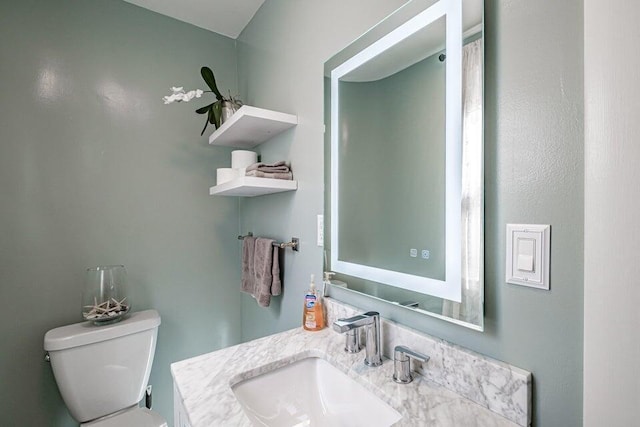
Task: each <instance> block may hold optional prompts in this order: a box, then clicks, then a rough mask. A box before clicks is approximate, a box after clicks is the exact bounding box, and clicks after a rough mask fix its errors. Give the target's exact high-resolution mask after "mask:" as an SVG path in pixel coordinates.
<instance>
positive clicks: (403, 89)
mask: <svg viewBox="0 0 640 427" xmlns="http://www.w3.org/2000/svg"><path fill="white" fill-rule="evenodd" d="M482 14H483V8H482V0H464V1H461V0H440V1H434V0H430V1H416V0H414V1H412V2H409V3H407V4H406V5H405V6H403V7H402V8H400V9H399V10H398V11H396V12H394V13H393V14H392V15H390V16H389V17H388V18H386V19H385V20H384V21H382V22H381V23H379V24H378V25H376V26H375V27H374V28H372V29H371V30H369V31H368V32H367V33H366V34H365V35H363V36H362V37H360V38H359V39H358V40H356V41H355V42H354V43H352V44H351V45H350V46H348V47H347V48H345V49H344V50H343V51H341V52H340V53H338V54H337V55H335V56H334V57H333V58H331V59H330V60H329V61H328V62H327V63H326V64H325V124H326V132H325V139H326V141H325V145H326V150H325V151H326V152H327V153H328V156H327V159H330V161H329V162H328V165H327V166H328V167H327V168H325V169H326V179H325V181H326V183H325V188H326V197H325V200H326V211H327V215H325V220H326V222H327V229H328V230H329V231H330V232H329V235H328V236H327V238H326V239H325V248H327V251H326V252H327V254H328V259H327V260H326V261H325V262H326V264H327V265H326V266H325V267H326V269H327V270H330V271H334V272H337V273H339V274H340V279H341V280H343V281H344V282H346V283H347V284H348V288H347V290H344V289H342V288H340V289H336V288H335V287H332V289H331V293H332V295H333V296H335V297H338V298H339V296H340V295H342V294H345V292H347V293H348V292H359V293H364V294H367V295H370V296H374V297H376V298H379V299H381V300H384V301H388V302H391V303H396V304H403V306H405V307H407V309H411V310H418V311H420V312H424V313H427V314H430V315H433V316H436V317H441V318H444V319H447V320H451V321H453V322H455V323H460V324H463V325H465V326H468V327H471V328H474V329H479V330H482V328H483V321H482V318H483V298H484V292H483V289H484V283H483V271H482V266H483V262H484V260H483V126H482V108H483V106H482V104H483V102H482V101H483V54H482V51H483V37H482Z"/></svg>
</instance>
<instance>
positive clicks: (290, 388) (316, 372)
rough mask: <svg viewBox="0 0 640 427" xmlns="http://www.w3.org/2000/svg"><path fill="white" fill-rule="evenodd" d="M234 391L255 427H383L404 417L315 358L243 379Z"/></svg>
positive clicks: (335, 369) (327, 363)
mask: <svg viewBox="0 0 640 427" xmlns="http://www.w3.org/2000/svg"><path fill="white" fill-rule="evenodd" d="M232 389H233V393H234V394H235V395H236V398H237V399H238V401H239V402H240V404H241V405H242V408H243V409H244V411H245V413H246V414H247V416H248V417H249V419H250V420H251V422H252V423H253V425H255V426H270V427H276V426H278V427H280V426H282V427H284V426H286V427H302V426H313V427H316V426H317V427H324V426H327V427H340V426H344V427H347V426H349V427H360V426H361V427H377V426H380V427H382V426H384V427H387V426H390V425H392V424H394V423H396V422H397V421H398V420H400V418H402V416H401V415H400V414H399V413H398V412H397V411H396V410H395V409H393V408H392V407H391V406H389V405H387V404H386V403H385V402H384V401H382V400H381V399H380V398H378V397H377V396H375V395H374V394H373V393H371V392H370V391H368V390H367V389H365V388H364V387H362V386H361V385H360V384H358V383H357V382H355V381H354V380H352V379H351V378H349V377H348V376H347V375H346V374H344V373H343V372H341V371H340V370H338V369H337V368H335V367H334V366H333V365H331V364H330V363H329V362H327V361H326V360H324V359H321V358H318V357H308V358H305V359H302V360H299V361H297V362H294V363H291V364H290V365H286V366H283V367H281V368H278V369H275V370H273V371H270V372H267V373H265V374H262V375H258V376H256V377H254V378H251V379H248V380H244V381H242V382H240V383H238V384H235V385H233V386H232Z"/></svg>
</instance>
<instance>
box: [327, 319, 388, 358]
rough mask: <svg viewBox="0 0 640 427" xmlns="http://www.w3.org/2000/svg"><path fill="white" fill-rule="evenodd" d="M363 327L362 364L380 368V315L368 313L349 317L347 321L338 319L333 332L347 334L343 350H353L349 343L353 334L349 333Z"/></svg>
mask: <svg viewBox="0 0 640 427" xmlns="http://www.w3.org/2000/svg"><path fill="white" fill-rule="evenodd" d="M362 327H364V330H365V337H366V338H365V351H366V355H365V358H364V364H365V365H367V366H380V365H382V352H381V349H380V313H378V312H377V311H368V312H366V313H363V314H359V315H357V316H353V317H349V318H347V319H338V320H336V321H335V322H333V330H334V331H336V332H340V333H341V334H344V333H347V345H346V347H345V350H346V351H348V352H353V351H351V350H349V349H350V348H353V343H352V342H351V343H350V338H351V337H352V336H353V335H357V331H355V332H356V333H355V334H352V333H349V331H354V330H356V329H358V328H362Z"/></svg>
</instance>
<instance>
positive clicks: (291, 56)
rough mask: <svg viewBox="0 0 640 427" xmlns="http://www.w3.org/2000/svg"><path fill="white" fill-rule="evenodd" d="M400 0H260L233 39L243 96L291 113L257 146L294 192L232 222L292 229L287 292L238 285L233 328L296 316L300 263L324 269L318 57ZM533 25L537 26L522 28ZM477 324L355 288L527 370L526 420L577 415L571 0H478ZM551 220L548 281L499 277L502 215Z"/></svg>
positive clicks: (431, 329) (578, 291)
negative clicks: (481, 196)
mask: <svg viewBox="0 0 640 427" xmlns="http://www.w3.org/2000/svg"><path fill="white" fill-rule="evenodd" d="M402 3H403V2H402V1H394V2H391V1H366V0H354V1H350V2H341V1H337V0H332V1H324V2H291V1H288V0H270V1H268V2H266V3H265V4H264V5H263V6H262V8H261V9H260V10H259V11H258V13H257V14H256V16H255V17H254V19H253V20H252V22H251V23H250V24H249V26H248V27H247V29H245V31H244V32H243V33H242V34H241V36H240V38H239V45H238V61H239V88H240V91H241V93H242V94H243V96H245V98H247V99H246V100H247V101H248V102H249V103H251V104H255V105H260V106H265V107H269V108H274V109H281V110H283V111H289V112H294V113H297V114H298V115H299V118H300V124H299V125H298V126H297V127H296V128H295V130H294V131H292V132H290V133H287V134H284V135H282V136H281V137H279V138H276V139H275V140H273V141H272V142H269V143H267V144H265V145H264V146H262V147H261V148H260V150H261V152H262V155H263V157H265V158H266V160H277V159H279V158H287V159H289V160H291V162H292V167H293V170H294V175H296V177H297V179H299V180H300V182H299V190H298V191H297V192H296V193H290V194H283V195H277V196H267V197H260V198H256V199H255V200H248V201H243V202H241V213H240V222H241V227H242V228H243V230H249V229H253V231H254V232H257V233H265V234H272V235H273V236H274V237H277V238H288V237H289V236H290V235H299V236H300V237H301V238H302V241H301V248H300V249H301V251H300V252H299V253H295V254H292V253H289V254H288V255H287V256H288V259H287V261H286V263H285V264H286V265H285V267H286V270H285V280H284V293H283V296H282V297H280V298H277V299H276V300H277V301H276V303H275V304H273V305H272V307H270V308H268V309H261V308H259V307H257V305H256V304H255V302H253V301H251V299H250V298H246V297H243V301H242V302H243V310H242V318H243V328H242V329H243V330H242V334H243V338H244V339H250V338H254V337H258V336H262V335H266V334H268V333H272V332H276V331H280V330H284V329H287V328H291V327H295V326H298V325H299V324H300V318H301V305H302V295H303V292H304V289H305V288H306V286H307V282H308V278H307V277H308V274H309V273H315V274H316V277H318V275H319V274H320V273H321V271H322V258H323V254H322V249H321V248H318V247H316V246H315V216H316V214H319V213H321V212H322V199H323V188H322V187H323V167H322V163H323V161H324V159H323V127H322V125H323V64H324V61H326V60H327V59H329V58H330V57H332V56H333V55H334V54H335V53H337V52H338V51H340V50H341V49H343V48H344V47H346V46H347V45H348V44H350V43H351V42H352V41H353V40H354V39H355V38H356V37H357V36H359V35H360V34H362V33H363V32H364V31H366V30H367V29H368V28H369V27H371V26H373V25H374V24H375V23H376V22H378V21H379V20H380V19H382V18H383V17H384V16H386V15H387V14H388V13H390V12H392V11H393V10H394V9H395V8H397V7H398V6H400V5H401V4H402ZM533 25H535V27H533ZM485 46H486V53H485V56H486V76H485V82H486V98H485V101H486V104H485V105H486V114H485V123H486V133H485V150H486V207H485V214H486V220H485V260H486V261H485V291H486V295H485V300H486V301H485V307H486V317H485V331H484V332H483V333H480V332H474V331H472V330H468V329H464V328H462V327H459V326H456V325H453V324H449V323H446V322H443V321H440V320H438V319H433V318H427V317H423V316H420V315H417V314H415V313H405V311H406V310H401V309H397V308H392V307H388V306H380V305H376V303H375V302H373V301H371V300H369V299H366V298H361V299H359V300H357V301H354V302H356V303H358V304H359V305H360V306H361V307H363V308H365V309H379V310H380V311H381V312H383V314H384V315H386V316H387V317H390V318H392V319H396V320H400V321H401V322H403V323H406V324H409V325H411V326H412V327H414V328H416V329H419V330H422V331H424V332H427V333H430V334H433V335H436V336H439V337H442V338H444V339H446V340H448V341H451V342H454V343H457V344H460V345H462V346H465V347H468V348H470V349H473V350H476V351H478V352H480V353H484V354H487V355H489V356H492V357H494V358H497V359H500V360H504V361H506V362H509V363H512V364H514V365H516V366H519V367H521V368H524V369H527V370H530V371H531V372H533V375H534V389H533V393H534V394H533V399H534V417H533V418H534V424H535V425H536V426H545V427H556V426H563V427H570V426H580V425H581V424H582V347H583V339H582V327H583V264H584V262H583V225H584V220H583V218H584V214H583V193H584V185H583V176H584V159H583V151H584V150H583V134H584V133H583V84H582V76H583V54H582V52H583V10H582V0H569V1H565V2H560V3H559V2H556V1H553V0H541V1H536V2H525V1H521V2H512V1H498V0H486V1H485ZM507 223H540V224H551V226H552V243H551V246H552V249H551V253H552V255H551V256H552V259H551V291H549V292H544V291H539V290H535V289H531V288H523V287H517V286H513V285H507V284H506V283H505V281H504V259H505V252H504V251H505V224H507Z"/></svg>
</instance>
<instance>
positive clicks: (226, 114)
mask: <svg viewBox="0 0 640 427" xmlns="http://www.w3.org/2000/svg"><path fill="white" fill-rule="evenodd" d="M241 106H242V105H240V104H239V103H236V102H233V101H227V100H224V101H222V111H221V113H220V124H222V123H224V122H226V121H227V120H229V119H230V118H231V116H233V114H234V113H235V112H236V111H238V110H239V109H240V107H241Z"/></svg>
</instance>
